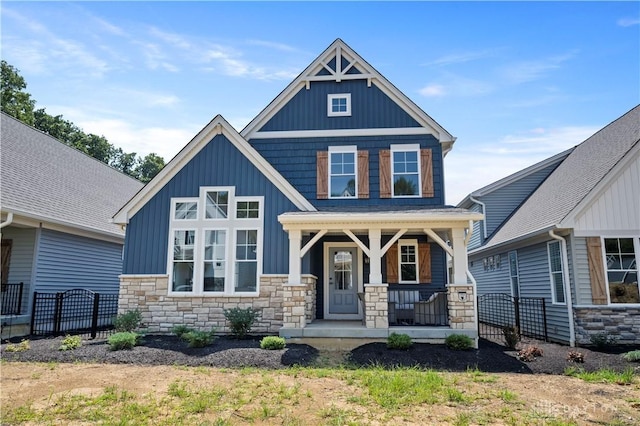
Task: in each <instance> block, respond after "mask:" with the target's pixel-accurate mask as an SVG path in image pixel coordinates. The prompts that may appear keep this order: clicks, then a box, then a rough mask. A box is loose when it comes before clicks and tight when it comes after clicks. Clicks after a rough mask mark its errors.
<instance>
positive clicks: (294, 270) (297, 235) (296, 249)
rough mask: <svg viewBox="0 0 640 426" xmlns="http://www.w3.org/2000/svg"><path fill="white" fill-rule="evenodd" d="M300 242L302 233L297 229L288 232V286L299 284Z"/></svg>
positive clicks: (300, 265) (300, 278)
mask: <svg viewBox="0 0 640 426" xmlns="http://www.w3.org/2000/svg"><path fill="white" fill-rule="evenodd" d="M301 242H302V231H300V230H299V229H290V230H289V284H300V283H301V282H302V277H301V276H300V271H301V268H302V259H300V244H301Z"/></svg>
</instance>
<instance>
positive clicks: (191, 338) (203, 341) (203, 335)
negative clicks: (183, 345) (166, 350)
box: [182, 329, 216, 348]
mask: <svg viewBox="0 0 640 426" xmlns="http://www.w3.org/2000/svg"><path fill="white" fill-rule="evenodd" d="M214 333H215V329H213V330H211V331H198V330H191V331H188V332H186V333H184V334H183V335H182V339H184V340H186V341H187V342H188V343H189V347H190V348H204V347H205V346H209V345H210V344H211V343H213V341H214V340H215V339H216V337H215V336H214Z"/></svg>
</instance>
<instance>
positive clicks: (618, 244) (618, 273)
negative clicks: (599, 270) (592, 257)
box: [604, 238, 640, 303]
mask: <svg viewBox="0 0 640 426" xmlns="http://www.w3.org/2000/svg"><path fill="white" fill-rule="evenodd" d="M604 251H605V259H606V260H605V265H606V272H607V282H608V283H609V298H610V301H611V303H640V293H639V291H638V260H637V253H640V240H638V239H637V238H635V239H634V238H605V239H604Z"/></svg>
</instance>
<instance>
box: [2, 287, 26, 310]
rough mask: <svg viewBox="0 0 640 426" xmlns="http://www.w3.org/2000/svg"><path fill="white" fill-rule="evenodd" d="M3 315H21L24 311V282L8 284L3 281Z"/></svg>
mask: <svg viewBox="0 0 640 426" xmlns="http://www.w3.org/2000/svg"><path fill="white" fill-rule="evenodd" d="M1 286H2V292H0V298H1V299H2V302H1V304H2V315H20V314H21V313H22V292H23V291H24V283H18V284H8V283H2V285H1Z"/></svg>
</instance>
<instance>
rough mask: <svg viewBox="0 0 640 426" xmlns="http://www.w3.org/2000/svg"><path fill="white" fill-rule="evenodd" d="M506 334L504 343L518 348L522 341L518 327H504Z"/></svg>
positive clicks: (504, 333)
mask: <svg viewBox="0 0 640 426" xmlns="http://www.w3.org/2000/svg"><path fill="white" fill-rule="evenodd" d="M502 334H503V335H504V343H505V345H506V346H507V348H509V349H514V350H515V349H516V346H518V343H519V342H520V330H518V327H513V326H507V327H504V328H503V329H502Z"/></svg>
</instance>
